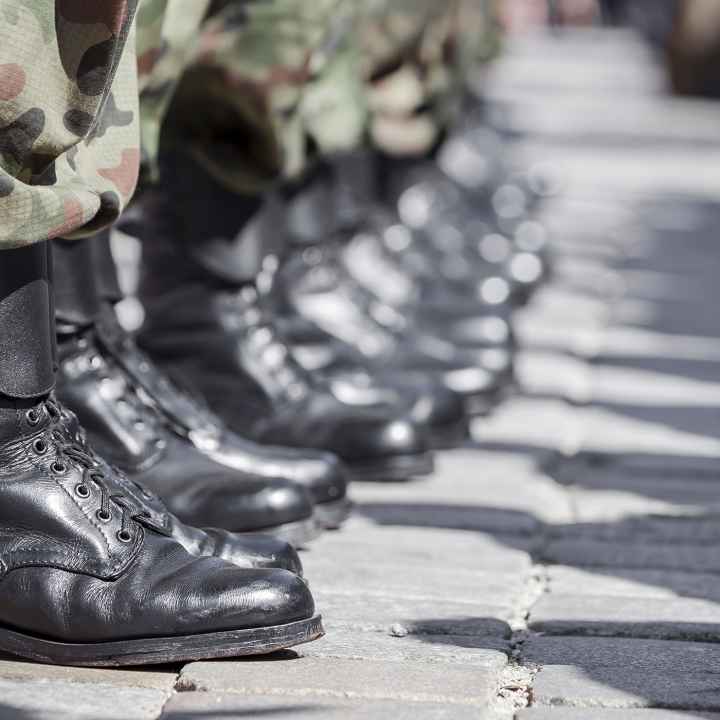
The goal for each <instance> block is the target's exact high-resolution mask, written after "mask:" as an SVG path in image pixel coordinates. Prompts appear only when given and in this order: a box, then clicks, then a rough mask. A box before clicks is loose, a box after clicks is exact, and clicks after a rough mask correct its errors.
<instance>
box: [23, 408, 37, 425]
mask: <svg viewBox="0 0 720 720" xmlns="http://www.w3.org/2000/svg"><path fill="white" fill-rule="evenodd" d="M25 420H27V424H28V425H33V426H34V425H37V424H38V423H39V422H40V413H39V412H38V411H37V410H33V409H30V410H28V411H27V412H26V413H25Z"/></svg>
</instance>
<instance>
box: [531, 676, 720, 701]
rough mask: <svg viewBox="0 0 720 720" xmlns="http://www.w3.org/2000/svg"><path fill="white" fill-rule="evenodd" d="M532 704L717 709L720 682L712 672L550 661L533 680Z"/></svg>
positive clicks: (719, 698)
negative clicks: (669, 671)
mask: <svg viewBox="0 0 720 720" xmlns="http://www.w3.org/2000/svg"><path fill="white" fill-rule="evenodd" d="M533 702H534V704H535V705H552V706H557V705H570V706H573V707H583V708H585V707H609V708H643V707H648V708H651V707H656V708H657V707H659V708H670V709H672V708H677V709H679V710H720V686H718V682H717V678H716V677H714V676H712V675H704V676H703V675H684V674H683V675H653V674H645V673H634V672H628V671H626V670H625V669H624V668H622V667H619V668H592V669H589V670H585V669H580V668H577V667H572V666H563V665H553V666H549V667H546V668H543V669H542V670H541V671H540V672H539V673H538V675H537V676H536V677H535V682H534V684H533Z"/></svg>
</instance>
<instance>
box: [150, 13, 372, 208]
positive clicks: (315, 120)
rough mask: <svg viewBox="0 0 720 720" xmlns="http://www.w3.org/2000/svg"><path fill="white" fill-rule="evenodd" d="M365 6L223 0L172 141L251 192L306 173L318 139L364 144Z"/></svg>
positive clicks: (172, 114) (183, 94) (206, 31)
mask: <svg viewBox="0 0 720 720" xmlns="http://www.w3.org/2000/svg"><path fill="white" fill-rule="evenodd" d="M356 8H357V3H356V0H313V1H312V2H307V0H243V1H239V0H215V1H214V2H213V3H212V5H211V9H210V13H209V16H208V18H207V20H206V22H205V23H204V26H203V29H202V33H201V37H200V44H199V48H198V49H197V53H196V56H195V58H194V60H193V62H192V64H191V66H190V67H189V68H188V70H187V71H186V72H185V74H184V76H183V78H182V80H181V81H180V83H179V85H178V87H177V91H176V93H175V97H174V99H173V102H172V104H171V107H170V110H169V113H168V118H167V121H166V123H165V127H164V130H163V141H164V142H167V143H169V144H174V145H177V146H180V147H182V148H184V149H185V150H187V151H188V152H190V153H191V154H192V155H193V157H194V158H195V159H196V160H197V161H198V162H199V163H200V164H201V165H202V166H203V167H204V168H205V169H206V170H208V171H209V172H210V173H211V175H212V176H213V177H215V178H216V179H217V180H219V181H220V182H222V183H223V184H224V185H225V186H227V187H228V188H229V189H231V190H234V191H236V192H238V193H243V194H257V193H259V192H262V191H264V190H265V189H267V188H268V187H270V186H271V185H272V184H274V183H275V182H276V181H277V180H278V179H280V178H293V177H296V176H298V175H299V174H300V173H301V172H302V171H303V170H304V169H305V167H306V166H307V163H308V157H309V153H310V152H311V150H312V147H313V146H314V145H316V146H319V147H320V148H321V149H323V150H325V151H331V150H332V149H334V148H335V147H338V146H346V145H352V144H357V142H359V140H360V138H361V136H362V133H363V130H364V126H365V117H364V98H363V93H362V92H361V91H362V85H361V82H360V79H359V76H358V74H357V71H356V62H357V60H356V47H354V45H353V32H352V30H353V26H354V20H355V17H356V12H357V10H356ZM143 107H145V101H144V97H143ZM144 114H145V113H144Z"/></svg>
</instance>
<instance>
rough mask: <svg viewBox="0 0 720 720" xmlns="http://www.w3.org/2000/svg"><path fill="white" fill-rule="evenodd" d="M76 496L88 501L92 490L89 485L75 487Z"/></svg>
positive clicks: (81, 484)
mask: <svg viewBox="0 0 720 720" xmlns="http://www.w3.org/2000/svg"><path fill="white" fill-rule="evenodd" d="M75 494H76V495H77V496H78V497H79V498H82V499H83V500H87V499H88V498H89V497H90V488H89V487H88V486H87V485H84V484H83V483H80V485H76V486H75Z"/></svg>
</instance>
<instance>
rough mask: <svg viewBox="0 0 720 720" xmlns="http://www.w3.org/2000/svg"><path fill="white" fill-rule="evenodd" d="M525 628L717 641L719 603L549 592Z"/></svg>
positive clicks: (579, 633) (554, 631)
mask: <svg viewBox="0 0 720 720" xmlns="http://www.w3.org/2000/svg"><path fill="white" fill-rule="evenodd" d="M529 627H530V628H531V629H532V630H534V631H536V632H542V633H545V634H548V635H587V636H616V637H636V638H659V639H673V640H674V639H677V640H707V641H717V640H720V605H718V604H717V603H715V602H712V601H709V600H700V599H694V598H681V599H673V598H654V597H638V598H631V597H618V596H608V597H603V596H601V595H600V596H588V595H564V596H555V595H553V594H549V595H544V596H543V597H541V598H540V600H538V602H537V603H536V604H535V605H534V606H533V608H532V611H531V613H530V620H529ZM719 687H720V686H719Z"/></svg>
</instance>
